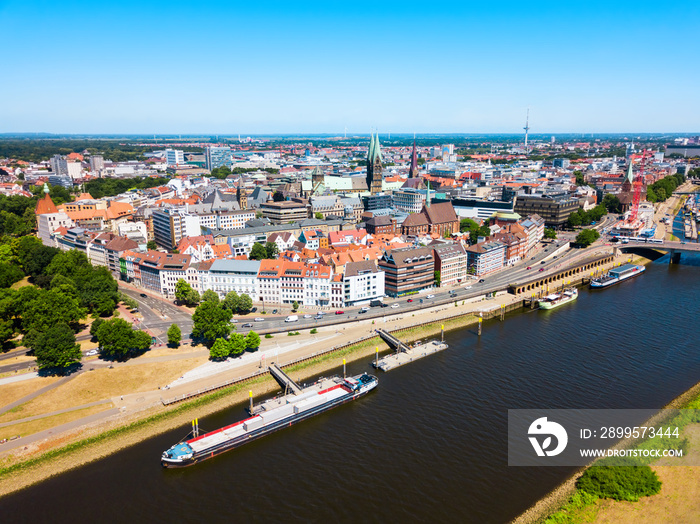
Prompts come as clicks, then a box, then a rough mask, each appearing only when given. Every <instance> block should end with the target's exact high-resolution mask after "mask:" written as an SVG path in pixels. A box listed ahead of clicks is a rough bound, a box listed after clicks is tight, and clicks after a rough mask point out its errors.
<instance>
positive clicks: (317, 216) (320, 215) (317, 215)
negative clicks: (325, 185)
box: [314, 211, 324, 220]
mask: <svg viewBox="0 0 700 524" xmlns="http://www.w3.org/2000/svg"><path fill="white" fill-rule="evenodd" d="M314 218H315V219H316V220H324V217H323V213H320V212H318V211H316V214H315V215H314Z"/></svg>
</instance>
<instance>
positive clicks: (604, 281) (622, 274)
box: [591, 264, 646, 289]
mask: <svg viewBox="0 0 700 524" xmlns="http://www.w3.org/2000/svg"><path fill="white" fill-rule="evenodd" d="M644 271H646V268H645V267H644V266H641V265H640V266H638V265H635V264H625V265H623V266H620V267H616V268H615V269H611V270H610V271H608V272H607V273H606V274H605V275H603V276H602V277H599V278H594V279H592V280H591V288H593V289H600V288H604V287H608V286H612V285H613V284H617V283H618V282H622V281H623V280H627V279H628V278H632V277H636V276H637V275H640V274H642V273H644Z"/></svg>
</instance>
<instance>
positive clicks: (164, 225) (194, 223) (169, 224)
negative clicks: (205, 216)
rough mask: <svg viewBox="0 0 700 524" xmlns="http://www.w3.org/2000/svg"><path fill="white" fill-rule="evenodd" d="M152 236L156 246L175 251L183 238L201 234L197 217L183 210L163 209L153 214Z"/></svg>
mask: <svg viewBox="0 0 700 524" xmlns="http://www.w3.org/2000/svg"><path fill="white" fill-rule="evenodd" d="M152 218H153V236H154V237H155V241H156V244H158V245H159V246H161V247H163V248H165V249H175V247H176V246H177V245H178V244H179V243H180V240H182V239H183V237H188V236H190V237H194V236H199V235H201V234H202V230H201V227H200V222H199V216H197V215H193V214H190V213H188V212H187V211H185V209H184V208H182V209H180V208H167V207H166V208H163V209H157V210H155V211H154V212H153V215H152Z"/></svg>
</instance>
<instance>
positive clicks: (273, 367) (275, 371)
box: [268, 362, 301, 395]
mask: <svg viewBox="0 0 700 524" xmlns="http://www.w3.org/2000/svg"><path fill="white" fill-rule="evenodd" d="M268 369H269V370H270V375H272V376H273V377H274V379H275V380H276V381H277V383H278V384H279V385H280V387H281V388H282V389H284V390H285V391H287V389H290V390H291V391H292V392H294V394H295V395H296V394H298V393H301V388H300V387H299V384H297V383H296V382H294V381H293V380H292V379H291V378H289V375H287V374H286V373H285V372H284V371H282V370H281V369H280V368H279V366H277V364H275V363H274V362H273V363H272V364H270V366H269V367H268Z"/></svg>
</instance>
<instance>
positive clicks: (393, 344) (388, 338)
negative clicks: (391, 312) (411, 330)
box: [377, 329, 409, 352]
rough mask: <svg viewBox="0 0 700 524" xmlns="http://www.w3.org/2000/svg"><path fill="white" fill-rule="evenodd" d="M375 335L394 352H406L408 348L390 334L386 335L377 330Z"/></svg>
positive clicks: (384, 332) (381, 330)
mask: <svg viewBox="0 0 700 524" xmlns="http://www.w3.org/2000/svg"><path fill="white" fill-rule="evenodd" d="M377 334H378V335H379V336H380V337H381V338H382V340H383V341H384V342H386V344H387V346H389V347H390V348H392V349H393V350H394V351H404V352H405V351H408V349H409V348H408V346H407V345H406V344H404V343H403V342H401V341H400V340H399V339H398V338H396V337H395V336H394V335H392V334H391V333H387V332H386V331H384V330H383V329H378V330H377Z"/></svg>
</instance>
